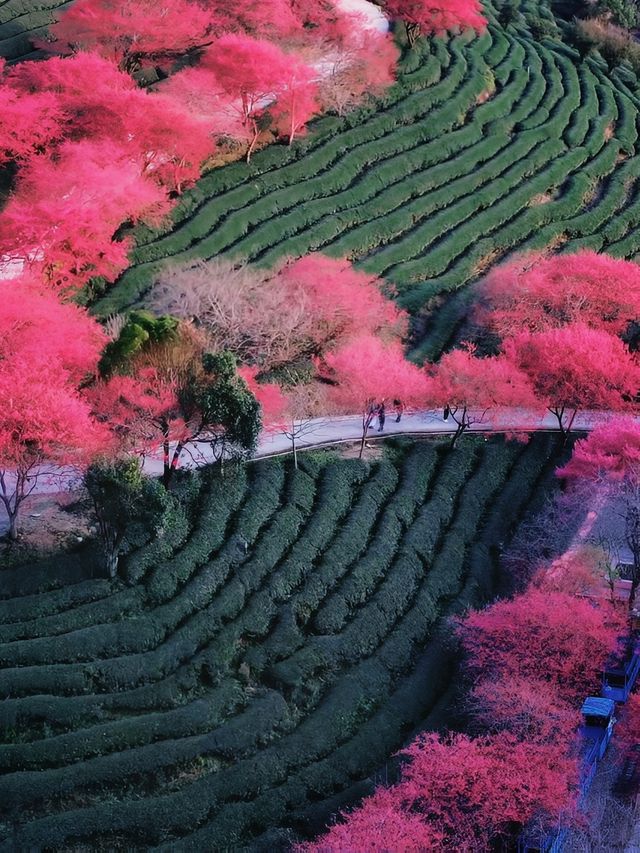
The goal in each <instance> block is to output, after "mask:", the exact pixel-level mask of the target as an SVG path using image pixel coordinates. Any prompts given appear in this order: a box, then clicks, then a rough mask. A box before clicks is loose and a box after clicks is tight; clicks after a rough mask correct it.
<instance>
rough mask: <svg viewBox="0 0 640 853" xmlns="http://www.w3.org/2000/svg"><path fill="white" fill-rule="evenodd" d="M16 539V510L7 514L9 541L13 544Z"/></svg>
mask: <svg viewBox="0 0 640 853" xmlns="http://www.w3.org/2000/svg"><path fill="white" fill-rule="evenodd" d="M17 538H18V510H17V509H16V510H15V512H10V513H9V539H11V541H12V542H15V541H16V539H17Z"/></svg>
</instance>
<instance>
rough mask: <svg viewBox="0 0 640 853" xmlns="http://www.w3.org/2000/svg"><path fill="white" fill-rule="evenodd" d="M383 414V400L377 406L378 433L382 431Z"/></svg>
mask: <svg viewBox="0 0 640 853" xmlns="http://www.w3.org/2000/svg"><path fill="white" fill-rule="evenodd" d="M385 417H386V416H385V412H384V400H383V401H382V402H381V403H380V405H379V406H378V432H382V430H383V429H384V421H385Z"/></svg>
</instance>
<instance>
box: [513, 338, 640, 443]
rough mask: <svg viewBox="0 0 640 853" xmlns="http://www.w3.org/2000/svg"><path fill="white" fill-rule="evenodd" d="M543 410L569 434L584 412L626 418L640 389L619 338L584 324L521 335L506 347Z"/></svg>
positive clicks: (634, 363)
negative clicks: (625, 412) (531, 387)
mask: <svg viewBox="0 0 640 853" xmlns="http://www.w3.org/2000/svg"><path fill="white" fill-rule="evenodd" d="M503 349H504V352H505V354H506V355H507V357H508V358H509V359H510V360H511V361H512V362H513V364H514V365H515V366H516V367H517V368H518V369H519V370H520V371H522V372H523V373H525V374H526V375H527V376H528V377H529V380H530V382H531V384H532V386H533V389H534V391H535V394H536V396H537V398H538V400H539V401H540V403H541V404H543V405H544V406H546V407H547V408H548V409H549V411H550V412H551V413H552V414H553V415H554V416H555V418H556V419H557V421H558V427H559V429H560V431H561V433H562V434H563V435H564V436H566V435H567V433H568V432H569V431H570V430H571V427H572V425H573V421H574V419H575V416H576V415H577V413H578V412H579V411H581V410H585V409H587V410H591V411H600V412H610V413H615V412H624V411H628V410H629V409H632V408H634V404H633V402H632V400H633V398H634V397H635V395H636V393H637V391H638V388H640V366H639V364H638V360H637V359H636V357H635V356H634V355H633V354H632V353H630V352H629V349H628V348H627V346H626V345H625V344H624V343H623V342H622V341H621V340H620V338H618V337H616V336H615V335H612V334H610V333H609V332H607V331H605V330H603V329H594V328H591V326H588V325H586V324H585V323H583V322H579V323H571V324H568V325H566V326H561V327H558V328H549V329H545V330H544V331H541V332H529V331H523V332H520V333H518V334H515V335H514V336H513V337H511V338H508V339H507V340H506V341H505V342H504V345H503Z"/></svg>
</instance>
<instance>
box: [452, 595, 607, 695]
mask: <svg viewBox="0 0 640 853" xmlns="http://www.w3.org/2000/svg"><path fill="white" fill-rule="evenodd" d="M576 625H579V626H580V630H579V631H577V630H576ZM623 630H624V621H623V619H622V618H621V616H620V615H619V614H618V613H617V611H615V610H614V609H613V608H612V607H611V605H610V604H609V603H608V602H607V601H601V602H599V603H598V605H596V604H595V603H594V602H592V601H588V600H585V599H583V598H576V597H575V596H572V595H569V594H567V593H562V592H550V591H547V590H544V591H543V590H540V589H535V588H531V589H529V590H527V591H526V592H525V593H523V594H522V595H519V596H517V597H516V598H514V599H512V600H507V601H499V602H497V603H496V604H493V605H491V606H489V607H487V608H486V609H484V610H481V611H479V612H474V613H470V614H469V616H468V617H467V618H466V619H465V620H464V621H463V622H462V623H461V624H460V626H459V628H458V633H459V636H460V637H461V639H462V642H463V645H464V647H465V650H466V652H467V658H468V660H467V666H468V668H469V671H470V672H471V674H472V676H473V677H474V678H476V677H477V678H482V679H486V678H494V679H497V678H500V679H503V680H504V679H506V680H509V679H516V678H524V679H526V680H528V681H530V682H532V683H533V682H538V681H542V682H548V683H551V684H553V685H554V687H555V688H556V689H557V690H558V691H560V693H561V694H562V695H563V696H565V697H567V698H571V699H572V701H573V702H574V703H578V701H579V700H580V699H582V698H584V696H585V695H586V694H587V693H589V692H592V691H593V690H597V689H599V688H598V685H599V683H600V673H601V669H602V662H603V661H604V660H605V659H606V657H607V655H608V654H609V652H610V651H611V650H612V649H614V648H615V647H616V642H617V638H618V636H619V635H620V633H621V631H623Z"/></svg>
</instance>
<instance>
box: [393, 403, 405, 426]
mask: <svg viewBox="0 0 640 853" xmlns="http://www.w3.org/2000/svg"><path fill="white" fill-rule="evenodd" d="M393 408H394V409H395V412H396V423H397V424H399V423H400V419H401V418H402V414H403V412H404V403H403V402H402V400H394V401H393Z"/></svg>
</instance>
